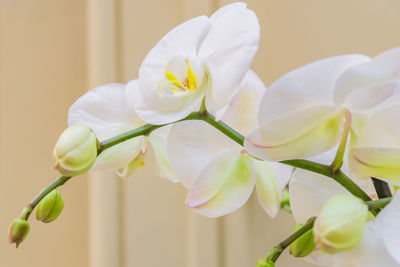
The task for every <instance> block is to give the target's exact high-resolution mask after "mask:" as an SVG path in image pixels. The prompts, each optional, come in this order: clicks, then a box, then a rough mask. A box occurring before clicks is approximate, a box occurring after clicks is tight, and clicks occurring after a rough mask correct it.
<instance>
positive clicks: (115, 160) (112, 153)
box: [91, 136, 144, 171]
mask: <svg viewBox="0 0 400 267" xmlns="http://www.w3.org/2000/svg"><path fill="white" fill-rule="evenodd" d="M143 142H144V137H143V136H139V137H136V138H133V139H131V140H127V141H125V142H122V143H120V144H118V145H115V146H113V147H110V148H108V149H107V150H104V151H103V152H102V153H101V154H100V155H98V156H97V159H96V162H95V163H94V165H93V167H92V169H91V170H92V171H104V170H118V169H120V168H123V167H124V166H126V165H128V164H129V163H130V162H131V161H132V160H134V159H135V158H136V157H137V156H138V154H139V153H140V151H141V149H142V144H143Z"/></svg>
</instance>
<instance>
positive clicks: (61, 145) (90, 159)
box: [53, 125, 99, 176]
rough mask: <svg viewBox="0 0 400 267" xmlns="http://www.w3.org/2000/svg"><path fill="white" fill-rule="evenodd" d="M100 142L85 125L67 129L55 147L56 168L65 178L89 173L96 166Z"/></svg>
mask: <svg viewBox="0 0 400 267" xmlns="http://www.w3.org/2000/svg"><path fill="white" fill-rule="evenodd" d="M98 146H99V142H98V140H97V138H96V136H95V135H94V133H93V131H92V130H90V129H89V128H88V127H86V126H84V125H73V126H71V127H69V128H67V129H66V130H65V131H64V132H63V133H62V134H61V136H60V138H59V139H58V141H57V143H56V146H55V147H54V151H53V157H54V159H55V161H56V165H55V168H56V169H58V170H59V171H60V173H61V174H62V175H65V176H75V175H79V174H82V173H85V172H87V171H88V170H89V169H90V168H91V167H92V165H93V164H94V162H95V160H96V156H97V148H98Z"/></svg>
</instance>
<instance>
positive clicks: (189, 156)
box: [167, 71, 292, 217]
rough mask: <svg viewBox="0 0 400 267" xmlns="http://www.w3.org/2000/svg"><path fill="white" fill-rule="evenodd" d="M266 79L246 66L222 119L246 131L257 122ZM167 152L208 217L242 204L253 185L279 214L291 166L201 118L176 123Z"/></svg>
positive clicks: (193, 204)
mask: <svg viewBox="0 0 400 267" xmlns="http://www.w3.org/2000/svg"><path fill="white" fill-rule="evenodd" d="M264 90H265V87H264V84H263V83H262V82H261V81H260V80H259V78H258V77H257V76H256V74H254V73H253V72H252V71H248V72H247V74H246V76H245V78H244V80H243V81H242V82H241V84H240V85H239V86H238V90H237V92H236V94H235V95H234V97H233V99H232V101H231V103H230V104H229V107H228V108H227V109H226V111H225V113H224V114H223V115H222V117H223V118H224V122H226V123H227V124H229V125H230V126H231V127H234V128H235V129H238V130H239V131H240V132H241V133H242V134H244V133H248V132H250V131H251V130H253V129H254V128H255V127H257V121H256V120H255V116H254V115H255V114H256V112H257V107H258V105H259V102H260V100H261V98H260V96H261V95H262V93H263V92H264ZM167 151H168V157H169V160H170V162H171V165H172V168H173V170H174V172H175V173H176V175H177V177H178V179H179V181H180V182H181V183H182V184H183V186H185V187H186V188H187V189H188V190H189V192H188V195H187V198H186V205H187V206H188V207H190V208H192V209H193V210H194V211H195V212H197V213H199V214H202V215H204V216H208V217H218V216H222V215H225V214H227V213H230V212H232V211H234V210H236V209H238V208H240V207H241V206H242V205H243V204H244V203H246V201H247V200H248V198H249V197H250V195H251V193H252V192H253V189H254V186H256V191H257V195H258V199H259V202H260V204H261V206H262V207H263V208H264V210H265V211H266V212H267V213H268V214H269V215H270V216H271V217H273V216H275V215H276V214H277V212H278V211H279V208H280V194H281V191H282V189H283V187H284V186H285V185H286V183H287V181H288V179H289V177H290V175H291V172H292V168H291V167H288V166H285V165H282V164H279V163H272V162H266V161H260V160H256V159H254V158H252V157H251V156H250V155H248V154H247V153H246V152H245V151H244V150H243V148H242V147H241V146H239V145H238V144H237V143H234V142H233V141H232V140H230V139H228V138H227V137H226V136H225V135H224V134H222V133H221V132H219V131H218V130H216V129H215V128H213V127H212V126H210V125H208V124H207V123H205V122H203V121H183V122H179V123H176V124H174V125H173V127H172V129H171V132H170V135H169V137H168V146H167Z"/></svg>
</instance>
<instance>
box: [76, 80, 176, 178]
mask: <svg viewBox="0 0 400 267" xmlns="http://www.w3.org/2000/svg"><path fill="white" fill-rule="evenodd" d="M137 94H138V86H137V80H133V81H131V82H130V83H129V84H128V85H127V86H125V85H123V84H106V85H102V86H99V87H97V88H95V89H93V90H91V91H89V92H88V93H86V94H85V95H83V96H82V97H80V98H79V99H78V100H77V101H76V102H75V103H74V104H73V105H72V106H71V107H70V109H69V113H68V124H69V125H73V124H82V125H86V126H88V127H89V128H91V129H92V130H93V132H94V133H95V135H96V136H97V138H98V139H99V141H100V142H102V141H105V140H107V139H109V138H112V137H115V136H116V135H118V134H122V133H124V132H127V131H130V130H133V129H136V128H138V127H140V126H142V125H144V122H143V121H142V120H141V119H140V118H139V117H138V116H137V115H136V114H135V107H134V103H135V102H136V97H137ZM168 133H169V128H168V127H163V128H160V129H157V130H155V131H153V132H152V133H151V134H150V135H149V136H138V137H135V138H133V139H130V140H127V141H124V142H122V143H120V144H118V145H115V146H113V147H111V148H109V149H107V150H105V151H103V152H102V153H101V154H100V155H99V156H98V157H97V159H96V162H95V163H94V166H93V167H92V169H91V170H92V171H100V170H115V171H116V173H117V174H118V175H119V176H121V177H128V176H130V175H131V174H132V172H133V171H135V170H136V169H137V168H139V167H141V166H143V165H144V164H145V158H146V157H147V155H148V154H149V153H148V152H149V150H151V151H152V152H153V154H154V157H155V159H156V162H157V165H158V169H157V171H158V174H159V175H160V176H162V177H165V178H168V179H169V180H171V181H174V182H175V181H176V177H175V175H174V174H173V172H172V169H171V166H170V164H169V162H168V160H167V156H166V137H167V135H168Z"/></svg>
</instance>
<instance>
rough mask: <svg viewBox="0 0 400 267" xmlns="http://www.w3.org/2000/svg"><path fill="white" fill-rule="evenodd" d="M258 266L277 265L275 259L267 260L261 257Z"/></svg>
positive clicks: (272, 266)
mask: <svg viewBox="0 0 400 267" xmlns="http://www.w3.org/2000/svg"><path fill="white" fill-rule="evenodd" d="M256 267H275V263H274V262H273V261H268V262H267V261H266V260H265V259H259V260H258V261H257V265H256Z"/></svg>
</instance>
